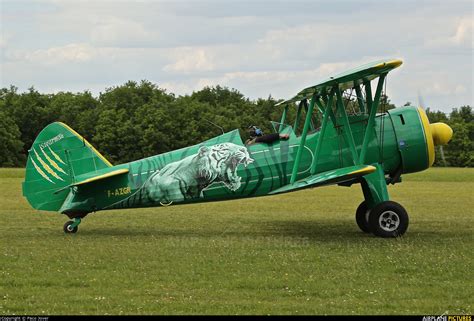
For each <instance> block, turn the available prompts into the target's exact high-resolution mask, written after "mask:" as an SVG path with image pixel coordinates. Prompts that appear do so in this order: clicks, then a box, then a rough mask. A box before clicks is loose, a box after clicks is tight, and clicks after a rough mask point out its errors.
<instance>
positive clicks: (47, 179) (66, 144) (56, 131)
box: [23, 122, 112, 211]
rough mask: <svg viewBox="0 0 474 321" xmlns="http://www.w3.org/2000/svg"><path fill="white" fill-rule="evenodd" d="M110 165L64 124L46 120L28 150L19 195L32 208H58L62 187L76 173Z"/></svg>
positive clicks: (79, 173)
mask: <svg viewBox="0 0 474 321" xmlns="http://www.w3.org/2000/svg"><path fill="white" fill-rule="evenodd" d="M111 166H112V164H110V162H109V161H108V160H107V159H105V158H104V156H102V155H101V154H100V153H99V152H98V151H97V150H96V149H95V148H94V147H93V146H92V145H91V144H89V142H88V141H87V140H85V139H84V138H83V137H82V136H81V135H79V134H78V133H77V132H76V131H74V130H73V129H72V128H70V127H69V126H68V125H66V124H63V123H60V122H56V123H52V124H49V125H48V126H46V127H45V128H44V129H43V130H42V131H41V132H40V133H39V135H38V137H36V140H35V142H34V143H33V146H31V149H30V151H29V154H28V161H27V164H26V174H25V181H24V182H23V196H25V197H26V199H27V200H28V202H29V203H30V204H31V206H32V207H33V208H35V209H38V210H45V211H58V210H59V209H60V208H61V205H62V204H63V203H64V200H65V199H66V197H67V195H68V193H69V188H66V189H64V187H66V186H68V185H71V184H74V183H76V180H75V178H76V177H77V176H80V175H83V174H86V173H89V172H95V171H97V170H101V169H104V168H107V167H111ZM58 191H59V192H58Z"/></svg>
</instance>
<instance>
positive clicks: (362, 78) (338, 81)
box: [275, 59, 402, 106]
mask: <svg viewBox="0 0 474 321" xmlns="http://www.w3.org/2000/svg"><path fill="white" fill-rule="evenodd" d="M401 64H402V61H401V60H399V59H392V60H380V61H376V62H372V63H369V64H366V65H363V66H360V67H357V68H355V69H352V70H349V71H346V72H343V73H341V74H339V75H337V76H334V77H330V78H329V79H326V80H324V81H322V82H321V83H319V84H317V85H314V86H311V87H308V88H305V89H303V90H302V91H300V92H299V93H298V94H296V96H294V97H293V98H291V99H288V100H285V101H282V102H280V103H278V104H276V105H275V106H279V105H287V104H290V103H294V102H297V101H301V100H303V99H307V98H311V96H313V95H314V94H316V95H326V94H327V93H328V92H329V91H330V90H331V88H333V87H334V85H339V88H340V90H341V91H344V90H346V89H349V88H353V87H354V86H357V85H360V84H362V83H364V82H367V81H370V80H373V79H375V78H377V77H379V76H380V75H381V74H384V73H387V72H389V71H390V70H392V69H395V68H397V67H399V66H400V65H401Z"/></svg>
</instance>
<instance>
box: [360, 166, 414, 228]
mask: <svg viewBox="0 0 474 321" xmlns="http://www.w3.org/2000/svg"><path fill="white" fill-rule="evenodd" d="M373 166H375V167H376V171H375V172H373V173H371V174H368V175H365V176H364V177H362V179H361V181H360V183H361V187H362V192H363V194H364V199H365V200H364V201H363V202H362V203H361V204H360V205H359V207H358V208H357V210H356V222H357V225H358V226H359V228H360V229H361V230H362V231H363V232H365V233H373V234H374V235H376V236H380V237H398V236H402V235H403V234H405V232H406V231H407V229H408V214H407V211H406V210H405V209H404V208H403V206H401V205H400V204H398V203H396V202H393V201H390V200H389V196H388V190H387V184H388V183H389V182H388V181H387V180H386V178H385V173H384V171H383V168H382V166H381V165H380V164H373Z"/></svg>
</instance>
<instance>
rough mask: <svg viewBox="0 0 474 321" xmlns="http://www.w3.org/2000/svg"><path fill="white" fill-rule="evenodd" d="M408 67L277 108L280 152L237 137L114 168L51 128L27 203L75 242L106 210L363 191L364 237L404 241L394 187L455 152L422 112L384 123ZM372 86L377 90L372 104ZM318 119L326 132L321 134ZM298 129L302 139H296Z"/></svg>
mask: <svg viewBox="0 0 474 321" xmlns="http://www.w3.org/2000/svg"><path fill="white" fill-rule="evenodd" d="M401 64H402V62H401V60H396V59H394V60H385V61H378V62H375V63H371V64H367V65H364V66H361V67H359V68H356V69H354V70H351V71H348V72H345V73H342V74H340V75H337V76H334V77H330V78H329V79H327V80H325V81H322V82H321V83H319V84H317V85H315V86H311V87H308V88H305V89H303V90H302V91H300V92H299V93H298V94H297V95H296V96H294V97H293V98H291V99H288V100H285V101H282V102H280V103H278V104H277V105H276V106H275V108H279V107H283V110H282V116H281V119H280V121H279V122H273V125H274V126H273V127H274V130H275V133H278V134H279V135H280V136H281V137H287V138H288V139H283V140H276V141H272V142H266V143H255V144H251V145H248V146H245V145H244V144H243V141H242V138H241V137H240V134H239V130H237V129H236V130H233V131H230V132H228V133H224V134H222V135H220V136H217V137H214V138H212V139H209V140H207V141H204V142H201V143H200V144H196V145H194V146H190V147H187V148H183V149H180V150H176V151H171V152H168V153H164V154H160V155H156V156H151V157H148V158H145V159H141V160H137V161H133V162H130V163H126V164H119V165H116V166H113V165H112V164H111V163H110V162H109V161H107V159H105V157H103V156H102V155H101V154H100V153H99V152H98V151H97V150H96V149H95V148H94V147H92V145H91V144H89V143H88V142H87V141H86V140H85V139H84V138H83V137H82V136H80V135H79V134H78V133H76V132H75V131H74V130H73V129H71V128H70V127H69V126H67V125H66V124H63V123H59V122H56V123H52V124H50V125H48V126H47V127H45V128H44V129H43V130H42V131H41V132H40V134H39V135H38V137H37V138H36V140H35V142H34V143H33V146H32V147H31V150H30V153H29V157H28V162H27V168H26V176H25V181H24V183H23V195H24V196H25V197H26V198H27V200H28V202H29V203H30V204H31V205H32V206H33V207H34V208H36V209H39V210H47V211H58V212H59V213H62V214H65V215H67V216H68V217H69V218H70V219H72V220H71V221H68V222H66V224H65V225H64V231H65V232H66V233H75V232H76V231H77V228H78V225H79V224H80V223H81V219H82V218H84V217H85V216H86V215H88V214H89V213H91V212H97V211H101V210H110V209H121V208H138V207H151V206H159V207H161V206H169V205H173V206H174V205H178V204H185V203H191V202H193V203H196V202H208V201H220V200H228V199H236V198H244V197H255V196H265V195H274V194H279V193H285V192H292V191H296V190H300V189H304V188H313V187H319V186H325V185H331V184H337V185H340V186H351V185H353V184H360V186H361V189H362V194H363V197H364V201H363V202H362V203H361V204H360V205H359V207H358V208H357V210H356V222H357V225H358V227H359V228H360V229H361V230H362V231H363V232H366V233H373V234H375V235H376V236H380V237H397V236H401V235H403V234H404V233H405V232H406V231H407V228H408V214H407V212H406V210H405V209H404V208H403V207H402V206H401V205H400V204H398V203H396V202H393V201H391V200H390V197H389V193H388V188H387V186H388V185H389V184H396V183H399V182H400V181H401V179H400V177H401V175H402V174H408V173H413V172H417V171H422V170H425V169H427V168H429V167H430V166H431V165H432V164H433V162H434V155H435V153H434V147H435V146H436V145H444V144H447V143H448V142H449V140H450V139H451V136H452V130H451V128H450V127H449V126H447V125H446V124H443V123H435V124H430V123H429V121H428V118H427V117H426V114H425V112H424V110H423V109H422V108H419V107H413V106H411V107H400V108H395V109H391V110H383V109H382V112H380V113H377V111H378V110H379V107H380V106H381V104H383V103H381V97H382V90H383V88H384V83H385V78H386V76H387V74H388V73H389V72H390V71H391V70H392V69H394V68H397V67H399V66H400V65H401ZM371 81H375V82H376V83H377V85H376V88H375V90H374V94H372V92H373V91H372V85H371ZM349 91H350V94H349V93H348V92H349ZM353 91H355V95H352V92H353ZM349 103H351V106H352V108H351V109H350V110H349V109H348V108H347V106H348V105H349ZM354 106H357V107H358V108H357V110H355V109H354ZM290 107H291V108H297V113H296V116H295V119H294V122H292V123H290V122H289V119H287V115H288V114H289V113H288V109H289V108H290ZM303 109H305V110H306V112H305V115H306V116H305V117H304V119H303V117H302V110H303ZM317 113H319V116H320V119H321V121H320V124H319V125H320V126H318V127H316V126H314V124H313V115H315V114H317ZM301 122H302V123H301ZM300 123H301V124H304V126H303V129H302V131H296V129H298V128H301V126H300V125H301V124H300ZM46 147H47V148H46ZM315 204H316V202H315ZM315 206H316V205H315Z"/></svg>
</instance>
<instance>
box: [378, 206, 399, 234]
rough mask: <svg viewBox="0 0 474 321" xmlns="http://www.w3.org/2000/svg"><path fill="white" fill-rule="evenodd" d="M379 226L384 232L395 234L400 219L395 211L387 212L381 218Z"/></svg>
mask: <svg viewBox="0 0 474 321" xmlns="http://www.w3.org/2000/svg"><path fill="white" fill-rule="evenodd" d="M379 224H380V227H381V228H382V229H383V230H384V231H387V232H393V231H395V230H396V229H397V228H398V226H399V225H400V217H398V214H397V213H395V212H393V211H385V212H383V213H382V215H380V217H379Z"/></svg>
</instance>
